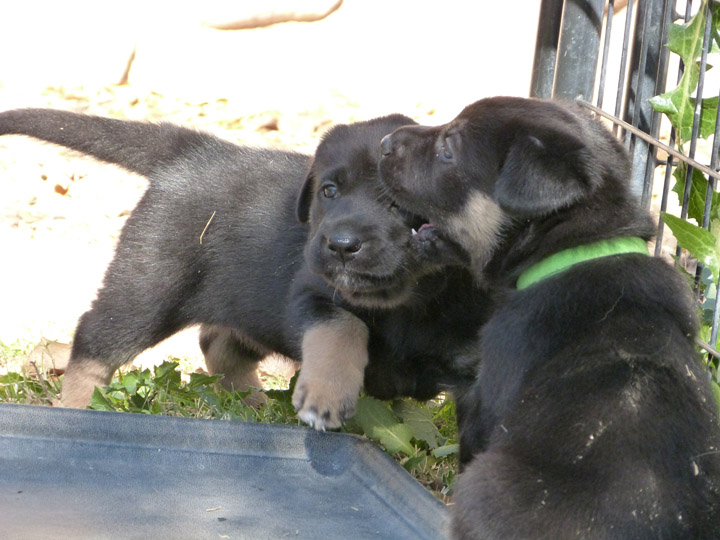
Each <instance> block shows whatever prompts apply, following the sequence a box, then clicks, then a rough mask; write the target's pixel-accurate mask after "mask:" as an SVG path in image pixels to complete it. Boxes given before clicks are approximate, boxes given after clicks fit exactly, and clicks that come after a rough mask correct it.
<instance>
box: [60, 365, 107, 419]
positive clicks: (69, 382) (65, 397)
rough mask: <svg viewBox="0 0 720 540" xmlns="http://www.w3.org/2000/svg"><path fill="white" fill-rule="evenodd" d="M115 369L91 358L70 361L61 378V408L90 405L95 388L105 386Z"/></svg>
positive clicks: (79, 407)
mask: <svg viewBox="0 0 720 540" xmlns="http://www.w3.org/2000/svg"><path fill="white" fill-rule="evenodd" d="M113 373H115V369H114V368H113V367H112V366H108V365H107V364H106V363H104V362H100V361H98V360H95V359H93V358H78V359H72V358H71V359H70V362H69V363H68V367H67V370H66V371H65V375H64V376H63V385H62V397H61V398H60V402H59V403H54V404H55V405H59V406H61V407H69V408H73V409H84V408H86V407H87V406H88V405H90V397H91V396H92V394H93V392H94V391H95V387H96V386H107V385H108V384H110V381H111V380H112V376H113Z"/></svg>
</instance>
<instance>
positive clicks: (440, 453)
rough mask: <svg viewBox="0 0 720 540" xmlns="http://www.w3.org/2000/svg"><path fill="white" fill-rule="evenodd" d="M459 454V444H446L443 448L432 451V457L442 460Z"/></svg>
mask: <svg viewBox="0 0 720 540" xmlns="http://www.w3.org/2000/svg"><path fill="white" fill-rule="evenodd" d="M459 452H460V445H459V444H457V443H456V444H446V445H445V446H439V447H438V448H436V449H435V450H433V456H435V457H436V458H443V457H447V456H450V455H452V454H458V453H459Z"/></svg>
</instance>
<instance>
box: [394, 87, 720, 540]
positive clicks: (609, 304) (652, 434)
mask: <svg viewBox="0 0 720 540" xmlns="http://www.w3.org/2000/svg"><path fill="white" fill-rule="evenodd" d="M382 153H383V158H382V159H381V163H380V170H381V176H382V179H383V181H384V182H385V183H386V185H387V186H388V188H389V189H390V190H391V193H392V196H393V197H394V199H395V200H396V202H397V203H398V204H399V205H400V206H402V207H405V208H406V209H409V210H412V211H414V212H418V213H420V214H422V215H424V216H426V217H428V218H430V219H431V220H432V223H433V224H434V225H435V226H436V227H437V229H438V232H439V234H441V235H444V236H446V237H448V238H450V239H452V240H454V241H456V242H458V243H459V244H460V245H462V246H463V247H464V248H465V250H467V251H468V253H470V254H471V258H472V263H471V264H472V270H473V273H474V274H475V275H476V277H477V278H478V279H483V280H485V281H487V282H488V283H489V284H491V288H492V289H493V290H496V291H498V292H499V299H498V302H497V303H496V310H495V311H494V313H493V314H492V316H491V318H490V320H489V322H488V323H487V324H486V325H485V326H484V327H483V329H482V331H481V338H480V342H479V345H478V348H477V354H478V355H479V356H480V357H482V358H483V362H482V363H481V364H480V367H479V369H478V375H477V382H476V383H475V384H474V386H473V387H472V389H471V390H470V391H469V392H467V393H466V394H465V395H464V396H462V398H461V399H460V402H459V404H458V414H459V418H460V429H461V459H462V461H463V463H464V472H463V473H462V474H461V475H460V477H459V479H458V482H457V485H456V491H455V496H454V501H455V505H454V521H453V533H454V535H455V537H457V538H533V539H538V538H547V539H561V538H584V539H600V538H602V539H608V538H618V539H629V538H633V539H639V538H643V539H644V538H647V539H649V538H704V539H705V538H707V539H709V538H718V537H720V429H719V427H718V415H717V404H716V403H715V401H714V399H713V395H712V391H711V388H710V385H709V381H708V374H707V372H706V370H705V368H704V366H703V364H702V362H701V360H700V359H699V357H698V355H697V353H696V350H695V343H694V339H695V335H696V331H697V322H696V313H697V311H698V307H697V304H696V303H695V301H694V298H693V297H692V295H691V293H690V291H689V287H688V286H687V283H686V281H685V279H684V277H683V276H682V275H681V274H680V273H679V272H678V271H676V270H675V269H674V268H672V267H671V266H670V265H668V264H667V263H666V262H664V261H662V260H660V259H656V258H651V257H649V256H648V254H647V248H646V241H647V240H649V239H650V238H651V236H652V234H653V225H652V222H651V219H650V217H649V216H648V214H647V213H646V212H645V211H644V210H642V209H641V208H640V207H639V204H638V203H637V202H636V201H635V200H634V198H633V197H632V196H631V195H630V193H629V191H628V187H627V179H628V178H629V172H630V165H629V160H628V158H627V155H626V153H625V151H624V149H623V147H622V146H621V145H620V144H619V143H618V142H617V141H616V140H615V138H614V137H613V136H612V135H611V134H610V133H609V132H608V131H607V130H606V129H605V128H604V127H603V126H602V125H601V124H600V123H599V122H597V121H595V119H593V118H591V117H590V116H589V115H588V114H586V113H585V112H584V111H582V110H581V108H580V107H579V106H577V105H574V104H563V103H559V102H553V101H539V100H526V99H519V98H491V99H485V100H481V101H478V102H476V103H474V104H472V105H470V106H468V107H466V108H465V109H464V110H463V111H462V112H461V114H460V115H459V116H458V117H457V118H455V119H454V120H452V121H451V122H449V123H448V124H445V125H442V126H439V127H434V128H428V127H420V126H413V127H403V128H399V129H398V130H396V131H395V132H393V133H392V134H391V135H389V136H387V137H386V138H385V139H384V140H383V142H382Z"/></svg>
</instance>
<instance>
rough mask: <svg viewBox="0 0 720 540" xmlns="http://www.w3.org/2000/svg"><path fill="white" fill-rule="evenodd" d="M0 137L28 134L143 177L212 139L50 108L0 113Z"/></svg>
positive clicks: (159, 126) (177, 129)
mask: <svg viewBox="0 0 720 540" xmlns="http://www.w3.org/2000/svg"><path fill="white" fill-rule="evenodd" d="M0 135H28V136H30V137H34V138H36V139H40V140H43V141H47V142H51V143H55V144H59V145H61V146H65V147H67V148H71V149H73V150H77V151H79V152H82V153H84V154H88V155H90V156H93V157H95V158H97V159H100V160H102V161H105V162H107V163H113V164H115V165H119V166H121V167H123V168H125V169H128V170H130V171H133V172H136V173H139V174H142V175H145V176H148V175H149V174H151V173H152V172H153V171H155V170H157V169H158V167H160V166H162V165H163V164H166V163H168V162H170V161H173V160H175V159H177V158H179V157H181V156H182V155H184V154H186V153H187V152H188V151H192V150H193V148H198V147H200V146H203V145H204V144H205V143H206V142H207V139H208V138H212V136H211V135H207V134H203V133H200V132H196V131H193V130H191V129H186V128H182V127H178V126H174V125H172V124H164V123H160V124H151V123H144V122H135V121H130V120H115V119H112V118H102V117H100V116H90V115H84V114H77V113H72V112H67V111H56V110H53V109H15V110H11V111H5V112H2V113H0Z"/></svg>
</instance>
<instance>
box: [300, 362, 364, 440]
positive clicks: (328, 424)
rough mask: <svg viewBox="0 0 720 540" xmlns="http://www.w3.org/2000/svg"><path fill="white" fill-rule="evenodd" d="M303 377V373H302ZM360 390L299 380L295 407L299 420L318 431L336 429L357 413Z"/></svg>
mask: <svg viewBox="0 0 720 540" xmlns="http://www.w3.org/2000/svg"><path fill="white" fill-rule="evenodd" d="M301 377H302V372H301ZM359 393H360V388H357V389H353V390H348V389H347V388H342V389H338V388H332V386H331V385H328V384H327V383H320V382H317V381H316V382H315V383H312V382H310V381H302V380H298V384H297V386H296V387H295V392H294V393H293V405H294V406H295V409H296V410H297V411H298V418H300V420H302V421H303V422H305V423H306V424H308V425H310V426H312V427H314V428H315V429H318V430H322V431H324V430H326V429H336V428H339V427H341V426H342V425H343V422H344V421H345V420H346V419H348V418H350V417H351V416H352V415H353V413H354V412H355V404H356V402H357V398H358V395H359Z"/></svg>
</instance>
